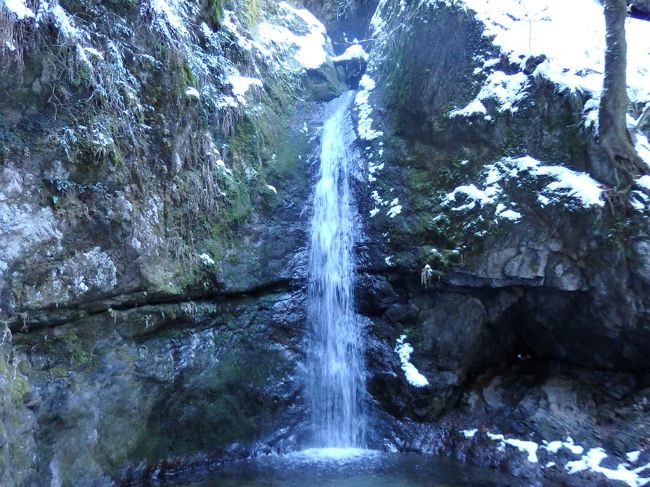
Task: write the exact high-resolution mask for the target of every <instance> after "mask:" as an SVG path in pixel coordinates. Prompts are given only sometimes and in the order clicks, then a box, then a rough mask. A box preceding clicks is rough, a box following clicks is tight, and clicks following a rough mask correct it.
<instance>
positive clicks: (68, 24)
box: [50, 5, 79, 39]
mask: <svg viewBox="0 0 650 487" xmlns="http://www.w3.org/2000/svg"><path fill="white" fill-rule="evenodd" d="M50 12H51V14H52V18H53V20H54V24H55V25H56V27H57V29H59V35H60V36H61V37H63V38H64V39H74V38H77V37H79V31H78V30H77V27H76V26H75V23H74V20H72V18H71V17H70V16H69V15H68V14H67V12H66V11H65V10H63V8H62V7H61V5H55V6H54V7H53V8H52V10H51V11H50Z"/></svg>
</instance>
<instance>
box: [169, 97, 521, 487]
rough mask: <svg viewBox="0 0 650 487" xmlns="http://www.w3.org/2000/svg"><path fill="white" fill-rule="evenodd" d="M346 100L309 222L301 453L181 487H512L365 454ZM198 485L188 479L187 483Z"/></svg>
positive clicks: (446, 464)
mask: <svg viewBox="0 0 650 487" xmlns="http://www.w3.org/2000/svg"><path fill="white" fill-rule="evenodd" d="M352 97H353V94H352V93H347V94H345V95H343V96H341V97H340V98H338V99H337V100H334V101H332V102H331V103H330V104H329V106H328V108H329V110H330V111H329V116H328V117H327V120H326V121H325V125H324V127H323V136H322V143H321V154H320V169H319V175H318V182H317V184H316V188H315V192H314V201H313V218H312V222H311V264H310V281H309V288H308V320H309V325H310V331H311V335H310V338H311V340H310V346H309V349H308V352H307V369H308V376H307V384H306V392H307V397H308V400H309V402H308V405H309V407H310V413H311V427H312V435H311V439H310V441H309V444H308V445H306V446H308V448H307V449H306V450H303V451H299V452H293V453H289V454H286V455H278V456H273V455H271V456H268V457H260V458H251V459H249V460H246V461H242V462H234V463H232V464H225V465H224V466H223V468H220V469H218V470H215V471H213V472H211V473H210V475H209V476H208V477H205V476H203V477H202V476H201V475H200V474H197V475H196V476H195V477H192V475H188V476H186V478H185V479H184V480H179V481H177V482H176V483H174V484H172V485H176V486H182V487H213V486H217V485H218V486H224V487H230V486H233V487H235V486H237V487H241V486H246V487H303V486H306V485H309V486H313V487H389V486H390V487H451V486H454V487H456V486H457V487H460V486H465V485H472V486H476V487H497V486H499V487H502V486H513V487H514V486H517V487H519V486H522V487H523V485H526V483H525V482H521V481H518V480H516V479H512V478H508V477H506V476H503V475H501V474H498V473H496V472H492V471H489V470H484V469H477V468H474V467H471V466H467V465H462V464H458V463H454V462H450V461H449V460H445V459H438V458H432V457H425V456H420V455H405V454H394V453H384V452H380V451H377V450H368V449H365V446H366V414H365V411H364V408H363V402H364V401H363V397H364V394H365V388H364V376H365V370H364V361H363V334H362V330H361V326H360V322H359V320H358V319H357V315H356V313H355V309H354V283H355V266H354V254H353V245H354V238H355V232H354V228H355V225H354V221H355V216H356V210H355V206H354V199H353V197H352V194H351V188H350V171H351V170H352V169H353V168H354V164H355V158H354V154H353V151H352V149H351V148H352V146H353V142H354V130H353V127H352V122H351V119H350V115H349V107H350V103H351V101H352ZM197 481H198V482H200V483H195V482H197Z"/></svg>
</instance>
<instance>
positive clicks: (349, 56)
mask: <svg viewBox="0 0 650 487" xmlns="http://www.w3.org/2000/svg"><path fill="white" fill-rule="evenodd" d="M354 60H362V61H368V53H367V52H366V51H365V50H364V49H363V46H362V45H361V44H353V45H351V46H350V47H348V48H347V49H346V50H345V52H344V53H343V54H341V55H340V56H336V57H333V58H332V61H334V62H335V63H339V62H344V61H354Z"/></svg>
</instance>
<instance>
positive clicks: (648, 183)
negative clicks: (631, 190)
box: [636, 176, 650, 191]
mask: <svg viewBox="0 0 650 487" xmlns="http://www.w3.org/2000/svg"><path fill="white" fill-rule="evenodd" d="M636 184H637V185H638V186H641V187H642V188H643V189H647V190H648V191H650V176H641V177H640V178H639V179H637V180H636Z"/></svg>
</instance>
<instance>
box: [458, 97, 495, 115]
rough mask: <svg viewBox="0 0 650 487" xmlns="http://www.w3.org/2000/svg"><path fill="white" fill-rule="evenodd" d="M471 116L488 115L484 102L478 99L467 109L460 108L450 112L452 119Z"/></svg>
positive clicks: (470, 103)
mask: <svg viewBox="0 0 650 487" xmlns="http://www.w3.org/2000/svg"><path fill="white" fill-rule="evenodd" d="M470 115H487V110H486V109H485V105H483V102H482V101H481V100H480V99H479V98H476V99H474V100H472V101H471V102H469V104H468V105H467V106H466V107H465V108H459V109H456V110H452V111H451V112H449V117H450V118H454V117H469V116H470Z"/></svg>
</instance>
